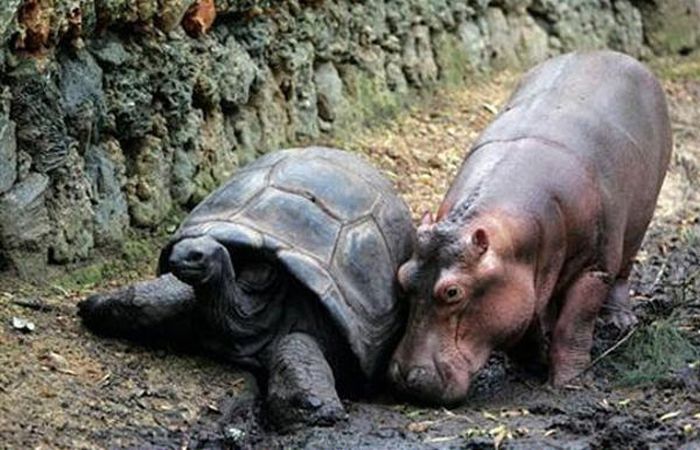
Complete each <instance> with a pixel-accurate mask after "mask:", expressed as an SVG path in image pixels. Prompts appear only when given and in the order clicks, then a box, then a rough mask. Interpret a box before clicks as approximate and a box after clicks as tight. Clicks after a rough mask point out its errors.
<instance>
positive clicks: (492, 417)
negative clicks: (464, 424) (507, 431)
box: [481, 411, 498, 422]
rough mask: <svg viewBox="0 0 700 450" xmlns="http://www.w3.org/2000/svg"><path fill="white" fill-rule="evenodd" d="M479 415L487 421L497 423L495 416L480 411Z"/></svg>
mask: <svg viewBox="0 0 700 450" xmlns="http://www.w3.org/2000/svg"><path fill="white" fill-rule="evenodd" d="M481 415H482V416H484V419H489V420H493V421H494V422H498V417H496V416H495V415H493V414H491V413H490V412H488V411H482V412H481Z"/></svg>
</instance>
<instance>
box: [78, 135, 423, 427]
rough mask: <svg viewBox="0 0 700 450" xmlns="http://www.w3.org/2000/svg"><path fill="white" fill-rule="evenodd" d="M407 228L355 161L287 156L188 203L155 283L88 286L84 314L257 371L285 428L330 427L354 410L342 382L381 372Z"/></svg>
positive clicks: (114, 331)
mask: <svg viewBox="0 0 700 450" xmlns="http://www.w3.org/2000/svg"><path fill="white" fill-rule="evenodd" d="M413 233H414V230H413V224H412V220H411V215H410V212H409V209H408V207H407V206H406V204H405V202H404V201H403V200H402V199H401V198H400V197H399V196H398V195H397V193H396V192H395V191H394V189H393V187H392V185H391V183H390V182H389V181H388V180H387V179H386V178H385V177H384V176H382V175H381V174H380V173H379V172H378V171H377V170H376V169H375V168H373V167H372V166H371V165H370V164H369V163H367V162H366V161H364V160H363V159H362V158H361V157H359V156H357V155H354V154H352V153H348V152H345V151H342V150H337V149H331V148H322V147H307V148H300V149H287V150H279V151H276V152H272V153H269V154H267V155H265V156H263V157H261V158H259V159H257V160H256V161H254V162H253V163H251V164H249V165H247V166H245V167H243V168H242V169H240V170H238V171H237V172H236V173H235V174H234V175H233V177H232V178H231V179H230V180H229V181H228V182H226V183H225V184H224V185H222V186H221V187H219V188H218V189H217V190H215V191H214V192H212V193H211V194H210V195H209V196H208V197H207V198H205V199H204V200H203V201H202V202H201V203H200V204H199V205H198V206H196V207H195V208H194V210H193V211H192V212H191V213H190V215H189V216H188V217H187V218H186V219H185V220H184V222H183V223H182V224H181V225H180V227H179V228H178V230H177V231H176V232H175V233H174V235H173V236H172V237H171V239H170V240H169V241H168V242H167V244H166V245H165V246H164V248H163V249H162V251H161V253H160V258H159V261H158V277H157V278H156V279H152V280H149V281H143V282H138V283H135V284H133V285H131V286H127V287H124V288H121V289H118V290H116V291H112V292H109V293H101V294H94V295H92V296H90V297H88V298H87V299H86V300H83V301H82V302H80V303H79V305H78V307H79V315H80V316H81V317H82V319H83V322H84V324H85V325H86V326H87V327H88V328H89V329H91V330H92V331H94V332H97V333H98V334H103V335H108V336H118V337H127V338H132V339H139V340H147V341H152V340H160V341H163V340H165V341H168V342H171V343H180V344H183V343H184V344H188V345H191V346H194V347H195V348H197V349H202V350H205V351H208V352H211V353H213V354H215V355H218V356H220V357H223V358H225V359H226V360H229V361H232V362H234V363H236V364H239V365H243V366H246V367H248V368H250V369H252V371H253V373H256V374H257V375H258V377H259V378H262V381H263V382H264V381H267V383H266V384H267V389H266V391H267V392H266V398H265V410H266V411H268V413H269V414H268V416H269V418H270V419H271V420H272V422H273V424H275V425H276V426H277V427H278V428H281V429H289V428H290V427H295V426H298V425H301V424H309V425H330V424H333V423H335V422H336V421H338V420H340V419H343V418H345V417H346V413H345V411H344V409H343V405H342V403H341V401H340V397H339V395H338V391H337V390H336V382H337V386H338V388H339V389H341V394H342V395H356V394H358V393H361V392H366V388H367V387H368V386H371V385H372V383H373V382H376V381H379V376H380V375H381V374H383V373H384V371H385V369H386V363H387V361H388V358H389V355H390V353H391V351H392V350H393V347H394V345H395V344H396V343H397V340H398V338H399V334H400V332H401V329H402V327H403V325H404V323H405V319H406V310H405V308H404V306H403V305H404V303H403V302H401V300H400V298H399V296H398V289H397V285H396V284H395V282H394V278H395V277H394V275H395V273H396V269H397V268H398V266H399V265H400V264H401V263H403V262H404V261H405V260H407V259H408V258H409V256H410V253H411V249H412V236H413ZM264 384H265V383H263V385H264ZM374 384H375V385H376V383H374Z"/></svg>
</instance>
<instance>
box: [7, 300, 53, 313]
mask: <svg viewBox="0 0 700 450" xmlns="http://www.w3.org/2000/svg"><path fill="white" fill-rule="evenodd" d="M12 303H13V304H15V305H17V306H21V307H22V308H28V309H33V310H34V311H51V310H52V309H54V307H53V306H51V305H48V304H46V303H44V302H43V301H41V300H36V299H32V298H30V299H13V300H12Z"/></svg>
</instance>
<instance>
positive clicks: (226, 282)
mask: <svg viewBox="0 0 700 450" xmlns="http://www.w3.org/2000/svg"><path fill="white" fill-rule="evenodd" d="M194 289H195V294H196V296H197V300H198V302H199V304H200V305H201V307H202V308H203V309H204V310H205V311H206V313H207V315H208V316H209V317H210V318H211V319H213V320H214V325H215V326H216V327H217V328H219V327H220V328H226V327H227V322H228V321H227V318H228V317H230V316H231V315H232V314H236V311H235V304H236V297H237V295H239V289H238V286H237V285H236V273H235V272H234V270H233V265H232V264H231V261H230V260H229V258H222V261H221V273H220V274H219V275H218V276H216V277H211V278H210V279H209V280H207V282H205V283H203V284H201V285H199V286H196V287H195V288H194Z"/></svg>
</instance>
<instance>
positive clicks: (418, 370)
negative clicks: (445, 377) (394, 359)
mask: <svg viewBox="0 0 700 450" xmlns="http://www.w3.org/2000/svg"><path fill="white" fill-rule="evenodd" d="M427 375H428V371H427V370H425V369H424V368H423V367H414V368H412V369H411V370H409V371H408V375H407V376H406V385H407V386H409V387H416V386H420V385H421V384H422V383H423V382H424V381H425V379H426V377H427Z"/></svg>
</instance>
